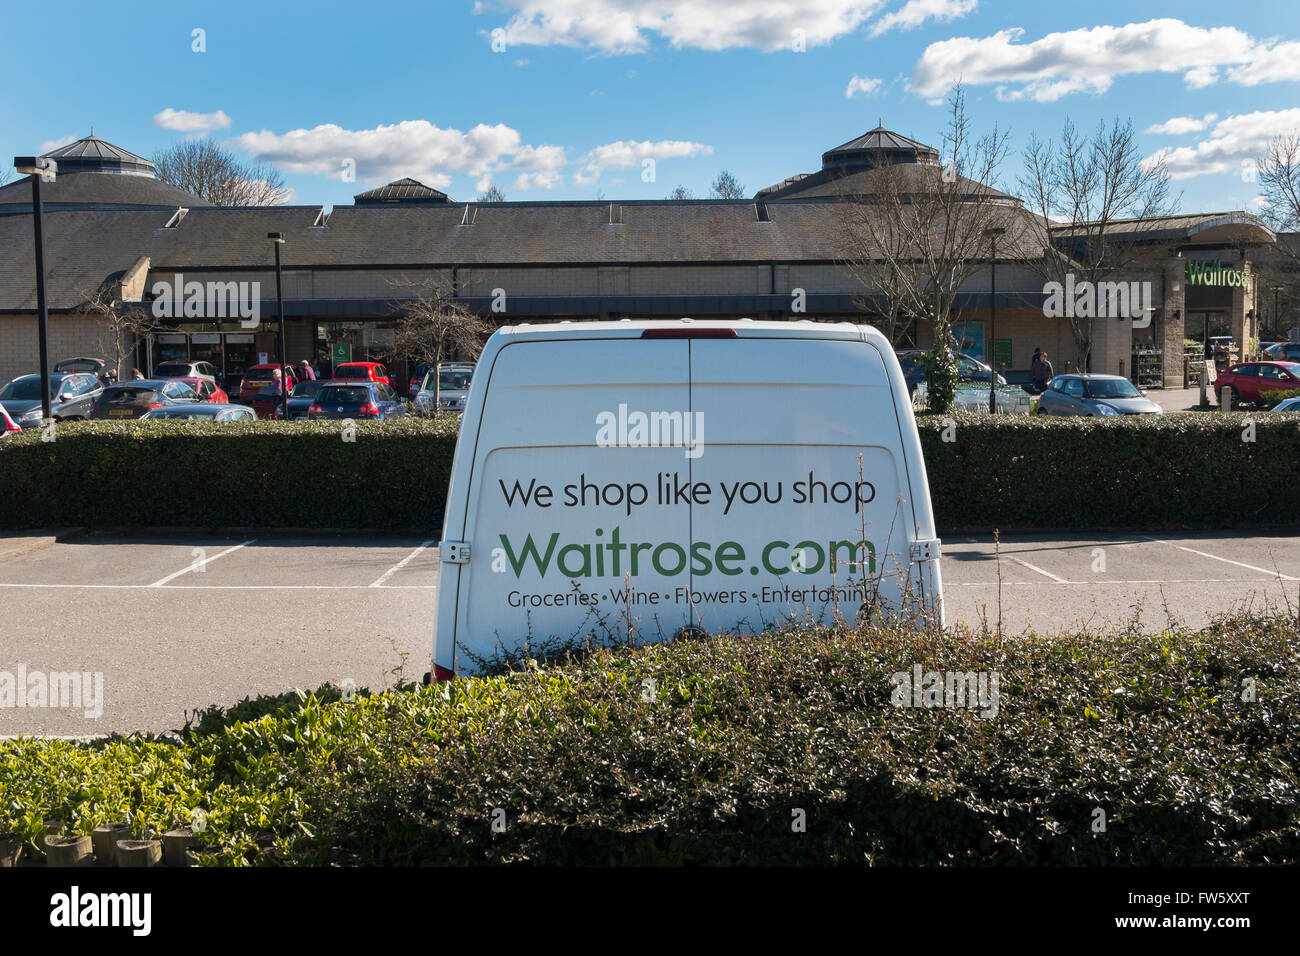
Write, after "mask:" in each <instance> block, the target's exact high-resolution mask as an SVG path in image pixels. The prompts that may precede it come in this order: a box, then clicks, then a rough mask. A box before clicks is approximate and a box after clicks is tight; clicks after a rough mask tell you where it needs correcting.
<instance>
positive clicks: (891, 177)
mask: <svg viewBox="0 0 1300 956" xmlns="http://www.w3.org/2000/svg"><path fill="white" fill-rule="evenodd" d="M939 175H941V171H940V169H939V167H937V166H932V165H929V164H921V163H908V164H902V165H897V166H893V165H884V166H879V167H874V168H862V169H858V170H855V171H849V170H846V169H842V168H831V169H822V170H819V171H817V172H815V173H809V174H808V175H805V176H799V177H791V178H790V179H787V180H785V181H784V182H781V183H777V184H776V185H775V186H769V187H767V188H766V189H764V190H761V191H760V192H759V194H758V196H757V197H756V198H758V199H817V198H826V197H845V198H850V197H855V196H870V195H876V194H878V193H879V192H880V191H881V190H882V189H883V188H886V187H889V188H893V187H892V183H893V182H894V181H897V182H898V183H899V184H900V187H901V188H902V189H903V191H904V193H909V192H920V191H922V190H923V189H925V188H927V187H928V185H929V183H930V182H932V181H933V179H934V178H935V177H937V176H939ZM958 181H959V182H960V183H961V186H962V194H963V195H965V196H971V197H974V196H990V197H995V198H998V197H1000V198H1004V199H1006V200H1008V201H1011V202H1017V201H1018V200H1016V199H1015V197H1013V196H1010V195H1008V194H1007V193H1003V192H999V191H998V190H996V189H992V188H990V187H988V186H985V185H983V184H982V183H977V182H975V181H974V180H973V179H967V178H966V177H965V176H960V177H958Z"/></svg>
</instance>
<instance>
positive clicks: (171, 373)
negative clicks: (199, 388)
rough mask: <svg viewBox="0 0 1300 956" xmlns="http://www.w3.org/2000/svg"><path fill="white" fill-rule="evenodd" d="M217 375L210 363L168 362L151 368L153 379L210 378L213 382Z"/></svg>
mask: <svg viewBox="0 0 1300 956" xmlns="http://www.w3.org/2000/svg"><path fill="white" fill-rule="evenodd" d="M217 374H218V373H217V369H216V367H215V366H214V365H213V364H212V363H211V362H182V361H179V360H169V361H166V362H159V363H158V364H157V365H155V366H154V367H153V377H154V378H210V379H212V380H213V381H214V382H215V381H216V380H217Z"/></svg>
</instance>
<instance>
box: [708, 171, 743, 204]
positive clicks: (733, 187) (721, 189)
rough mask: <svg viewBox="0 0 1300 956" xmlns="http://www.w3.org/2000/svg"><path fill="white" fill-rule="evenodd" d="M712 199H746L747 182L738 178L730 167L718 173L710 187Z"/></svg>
mask: <svg viewBox="0 0 1300 956" xmlns="http://www.w3.org/2000/svg"><path fill="white" fill-rule="evenodd" d="M709 198H710V199H744V198H745V184H744V183H742V182H741V181H740V180H739V179H737V178H736V177H735V176H734V175H733V174H732V172H731V170H729V169H724V170H723V171H722V172H720V173H718V175H717V177H716V178H715V179H714V180H713V185H712V186H710V187H709Z"/></svg>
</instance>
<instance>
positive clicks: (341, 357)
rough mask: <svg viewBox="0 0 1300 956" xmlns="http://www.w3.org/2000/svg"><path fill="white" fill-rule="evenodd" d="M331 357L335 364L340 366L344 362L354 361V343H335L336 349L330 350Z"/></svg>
mask: <svg viewBox="0 0 1300 956" xmlns="http://www.w3.org/2000/svg"><path fill="white" fill-rule="evenodd" d="M330 357H331V358H333V360H334V364H335V365H339V364H342V363H343V362H351V361H352V343H351V342H335V343H334V348H333V349H331V350H330Z"/></svg>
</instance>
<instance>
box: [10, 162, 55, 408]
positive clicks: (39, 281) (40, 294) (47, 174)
mask: <svg viewBox="0 0 1300 956" xmlns="http://www.w3.org/2000/svg"><path fill="white" fill-rule="evenodd" d="M14 169H16V170H17V171H18V172H20V173H25V174H27V175H29V176H31V177H32V221H33V223H34V224H35V230H36V237H35V238H36V334H37V338H38V340H39V342H40V361H41V368H40V373H41V422H42V424H44V423H46V422H48V421H49V420H50V354H49V324H50V313H49V309H48V308H47V307H46V303H45V229H44V225H45V223H44V219H45V209H44V207H43V206H42V205H41V181H42V180H45V181H46V182H53V181H54V179H55V176H56V175H57V174H58V171H59V165H58V163H56V162H55V161H54V160H52V159H47V158H46V157H44V156H15V157H14Z"/></svg>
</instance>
